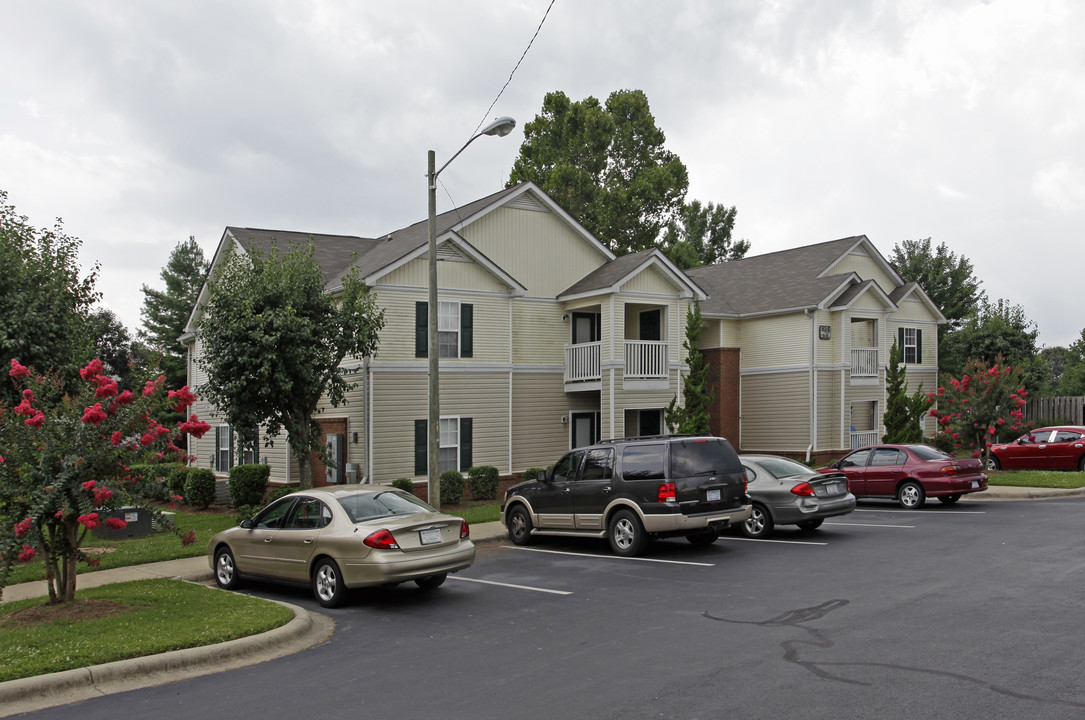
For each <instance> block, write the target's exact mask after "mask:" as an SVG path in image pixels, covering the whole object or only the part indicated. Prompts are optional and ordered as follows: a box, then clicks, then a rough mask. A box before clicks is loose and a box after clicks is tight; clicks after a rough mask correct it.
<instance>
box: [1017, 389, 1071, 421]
mask: <svg viewBox="0 0 1085 720" xmlns="http://www.w3.org/2000/svg"><path fill="white" fill-rule="evenodd" d="M1025 420H1027V421H1028V422H1031V423H1033V424H1048V423H1051V424H1056V425H1058V424H1062V425H1085V396H1080V395H1079V396H1070V397H1046V398H1033V399H1032V400H1029V401H1028V403H1027V404H1026V405H1025Z"/></svg>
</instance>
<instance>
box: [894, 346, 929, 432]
mask: <svg viewBox="0 0 1085 720" xmlns="http://www.w3.org/2000/svg"><path fill="white" fill-rule="evenodd" d="M885 394H886V402H885V415H884V416H882V421H883V422H884V423H885V437H884V438H882V442H887V443H917V442H923V425H922V424H921V418H922V417H923V414H924V412H925V411H926V410H927V409H928V408H929V407H930V402H929V401H928V400H927V396H926V395H924V394H923V386H922V385H920V386H919V388H918V389H917V390H916V391H915V392H914V393H912V394H911V395H909V394H908V379H907V377H906V376H905V369H904V365H903V363H901V350H900V347H898V346H897V341H896V340H894V341H893V347H892V348H890V349H889V364H888V365H886V366H885Z"/></svg>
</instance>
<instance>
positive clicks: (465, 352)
mask: <svg viewBox="0 0 1085 720" xmlns="http://www.w3.org/2000/svg"><path fill="white" fill-rule="evenodd" d="M474 310H475V307H474V305H471V304H470V303H461V304H460V357H473V355H474V352H475V341H474V328H475V312H474Z"/></svg>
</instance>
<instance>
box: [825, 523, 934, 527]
mask: <svg viewBox="0 0 1085 720" xmlns="http://www.w3.org/2000/svg"><path fill="white" fill-rule="evenodd" d="M825 524H826V525H847V526H848V527H877V528H883V527H884V528H914V527H915V525H879V524H878V523H844V522H827V523H825Z"/></svg>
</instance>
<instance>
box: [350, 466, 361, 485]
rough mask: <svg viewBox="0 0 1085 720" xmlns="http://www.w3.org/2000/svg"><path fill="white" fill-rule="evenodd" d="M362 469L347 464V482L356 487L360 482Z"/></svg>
mask: <svg viewBox="0 0 1085 720" xmlns="http://www.w3.org/2000/svg"><path fill="white" fill-rule="evenodd" d="M361 475H362V468H361V465H359V464H358V463H347V482H348V483H350V484H351V485H357V484H358V483H359V482H360V480H361Z"/></svg>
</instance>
